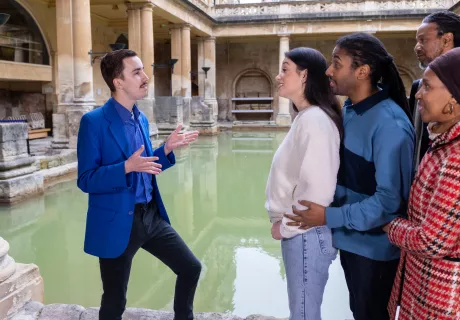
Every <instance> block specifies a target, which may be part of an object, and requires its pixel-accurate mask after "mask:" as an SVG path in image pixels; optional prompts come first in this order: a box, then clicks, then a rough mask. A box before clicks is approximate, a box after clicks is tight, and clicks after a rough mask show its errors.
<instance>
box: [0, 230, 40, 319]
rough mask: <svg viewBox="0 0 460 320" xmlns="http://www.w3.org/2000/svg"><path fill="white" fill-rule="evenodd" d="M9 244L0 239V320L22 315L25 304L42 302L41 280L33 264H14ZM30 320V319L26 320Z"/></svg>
mask: <svg viewBox="0 0 460 320" xmlns="http://www.w3.org/2000/svg"><path fill="white" fill-rule="evenodd" d="M9 248H10V246H9V244H8V242H6V241H5V240H4V239H3V238H2V237H0V320H7V319H11V318H12V317H15V316H17V315H19V314H20V313H22V312H23V311H24V307H25V305H26V304H27V303H29V302H31V301H37V302H39V303H42V302H43V298H44V289H43V279H42V277H41V276H40V272H39V270H38V267H37V266H36V265H34V264H21V263H16V262H15V261H14V260H13V258H11V257H10V256H9V255H8V251H9ZM27 319H32V318H27Z"/></svg>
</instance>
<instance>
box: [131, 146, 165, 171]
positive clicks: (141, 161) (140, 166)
mask: <svg viewBox="0 0 460 320" xmlns="http://www.w3.org/2000/svg"><path fill="white" fill-rule="evenodd" d="M142 152H144V146H141V147H140V148H139V150H137V151H136V152H134V153H133V154H132V156H131V157H129V159H128V160H126V162H125V173H130V172H146V173H150V174H159V173H160V172H161V164H159V163H156V162H153V161H156V160H158V157H141V154H142Z"/></svg>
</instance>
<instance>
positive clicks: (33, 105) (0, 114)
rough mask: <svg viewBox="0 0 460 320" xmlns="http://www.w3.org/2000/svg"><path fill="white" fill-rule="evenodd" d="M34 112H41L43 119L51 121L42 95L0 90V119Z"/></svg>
mask: <svg viewBox="0 0 460 320" xmlns="http://www.w3.org/2000/svg"><path fill="white" fill-rule="evenodd" d="M49 111H52V110H49ZM36 112H41V113H42V114H43V116H44V117H47V116H49V117H47V118H49V120H50V121H51V114H49V115H48V114H47V110H46V102H45V95H44V94H42V93H27V92H15V91H9V90H4V89H0V118H4V117H8V116H15V117H17V116H19V115H28V114H30V113H36Z"/></svg>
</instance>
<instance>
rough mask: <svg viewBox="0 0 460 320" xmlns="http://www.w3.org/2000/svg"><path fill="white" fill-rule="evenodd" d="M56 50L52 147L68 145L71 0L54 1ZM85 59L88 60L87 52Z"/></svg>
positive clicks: (71, 61)
mask: <svg viewBox="0 0 460 320" xmlns="http://www.w3.org/2000/svg"><path fill="white" fill-rule="evenodd" d="M56 33H57V34H56V35H57V52H56V55H55V59H54V61H53V66H54V69H55V72H56V73H55V78H56V86H55V90H56V106H55V108H54V110H53V118H52V120H53V144H52V145H53V148H56V149H62V148H67V147H68V142H69V139H68V132H67V115H66V109H67V108H68V107H70V106H71V105H72V104H73V96H74V94H73V92H74V85H73V81H74V76H73V71H74V68H73V40H72V0H61V1H56ZM86 59H88V60H89V56H88V54H87V57H86Z"/></svg>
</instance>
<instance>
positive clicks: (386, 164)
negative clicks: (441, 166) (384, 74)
mask: <svg viewBox="0 0 460 320" xmlns="http://www.w3.org/2000/svg"><path fill="white" fill-rule="evenodd" d="M343 124H344V141H343V144H342V148H341V152H340V169H339V173H338V179H337V188H336V191H335V196H334V202H333V204H332V205H331V207H329V208H327V209H326V221H327V226H328V227H329V228H331V229H332V232H333V239H334V246H335V247H336V248H338V249H341V250H345V251H348V252H352V253H355V254H358V255H361V256H364V257H367V258H369V259H373V260H379V261H389V260H394V259H398V258H399V249H398V248H397V247H395V246H393V245H392V244H391V243H390V242H389V241H388V236H387V234H386V233H385V232H384V231H383V230H382V226H383V225H385V224H387V223H389V222H390V221H391V220H393V219H394V218H396V217H397V216H401V215H405V214H406V208H407V202H408V198H409V191H410V187H411V184H412V177H413V170H412V167H413V165H412V163H413V161H412V159H413V154H414V140H415V133H414V128H413V126H412V123H411V122H410V120H409V118H408V117H407V115H406V114H405V112H404V111H403V110H402V109H401V108H400V107H399V106H398V105H397V104H396V103H395V102H394V101H393V100H392V99H390V98H389V94H388V90H387V89H382V90H380V91H379V92H377V93H375V94H374V95H372V96H370V97H368V98H366V99H365V100H363V101H361V102H359V103H357V104H355V105H353V104H352V103H351V101H350V100H347V101H346V102H345V106H344V108H343Z"/></svg>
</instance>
